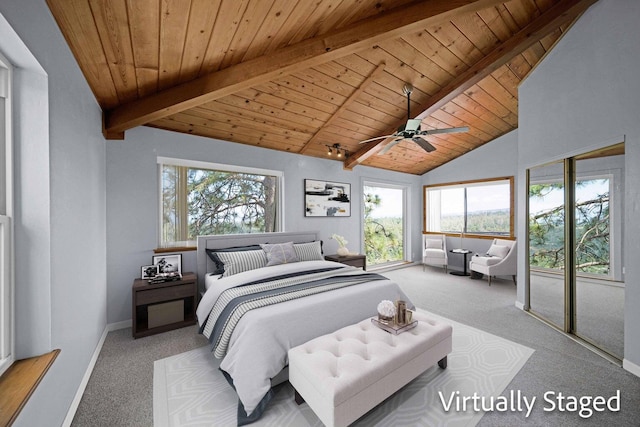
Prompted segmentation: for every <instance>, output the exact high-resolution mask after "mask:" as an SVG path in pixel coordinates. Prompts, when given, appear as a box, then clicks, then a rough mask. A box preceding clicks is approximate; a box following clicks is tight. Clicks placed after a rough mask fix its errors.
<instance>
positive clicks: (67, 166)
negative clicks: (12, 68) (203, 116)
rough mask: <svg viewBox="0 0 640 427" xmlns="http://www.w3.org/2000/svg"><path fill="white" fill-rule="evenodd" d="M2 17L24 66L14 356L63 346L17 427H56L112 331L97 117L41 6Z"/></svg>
mask: <svg viewBox="0 0 640 427" xmlns="http://www.w3.org/2000/svg"><path fill="white" fill-rule="evenodd" d="M0 14H2V16H3V17H4V19H6V22H3V23H0V27H1V29H0V34H1V35H2V37H0V49H2V50H3V51H4V52H5V54H6V55H7V56H8V57H9V60H10V61H12V63H14V64H15V65H16V66H18V71H17V73H16V82H15V83H16V89H17V90H18V91H19V93H18V94H17V97H16V100H15V101H16V104H15V106H16V110H17V114H16V116H15V117H14V123H15V129H16V134H15V175H16V182H15V193H16V194H15V201H16V209H15V211H16V218H15V240H16V242H15V273H16V315H17V319H16V323H17V325H16V347H17V349H16V350H17V351H16V355H17V357H19V358H23V357H28V356H33V355H36V354H40V353H43V352H46V351H49V350H51V349H53V348H60V349H62V352H61V353H60V355H59V356H58V358H57V360H56V361H55V363H54V364H53V366H52V367H51V369H50V370H49V372H48V373H47V375H46V376H45V377H44V379H43V380H42V382H41V383H40V385H39V386H38V388H37V389H36V391H35V392H34V394H33V395H32V397H31V398H30V400H29V401H28V403H27V405H26V407H25V408H24V409H23V411H22V412H21V414H20V416H19V417H18V419H17V421H16V423H15V425H17V426H42V425H60V424H62V422H63V421H64V419H65V417H66V415H67V411H68V409H69V406H70V404H71V402H72V400H73V398H74V396H75V393H76V391H77V389H78V386H79V384H80V382H81V380H82V377H83V376H84V373H85V371H86V369H87V366H88V365H89V361H90V359H91V356H92V355H93V352H94V351H95V348H96V345H97V343H98V342H99V340H100V337H101V335H102V332H103V331H104V328H105V326H106V305H107V301H106V266H105V259H106V218H105V213H106V198H105V194H106V192H105V183H106V168H105V146H104V139H103V138H102V135H101V133H100V128H101V112H100V109H99V108H98V106H97V104H96V102H95V98H94V96H93V94H92V93H91V91H90V90H89V88H88V86H87V84H86V82H85V80H84V78H83V76H82V74H81V72H80V70H79V68H78V66H77V65H76V62H75V60H74V58H73V56H72V55H71V52H70V50H69V48H68V47H67V46H66V43H65V41H64V39H63V37H62V35H61V34H60V31H59V30H58V27H57V25H56V24H55V22H54V20H53V18H52V17H51V14H50V12H49V10H48V8H47V7H46V5H45V2H44V1H41V0H3V1H2V2H0ZM8 26H10V27H12V28H13V30H14V31H15V33H13V31H11V30H10V29H8ZM9 33H11V34H9ZM16 33H17V34H16ZM7 34H9V35H7ZM18 37H19V39H21V41H20V40H19V39H18ZM38 63H39V65H38Z"/></svg>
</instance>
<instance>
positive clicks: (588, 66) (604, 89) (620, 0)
mask: <svg viewBox="0 0 640 427" xmlns="http://www.w3.org/2000/svg"><path fill="white" fill-rule="evenodd" d="M639 20H640V2H637V1H635V0H600V1H599V2H598V3H596V4H595V5H593V6H591V8H590V9H589V10H588V11H587V12H586V13H585V14H584V15H583V16H582V18H580V20H579V21H578V22H577V23H576V24H575V25H574V26H573V27H572V28H571V29H570V31H569V32H568V33H567V34H566V35H565V36H564V37H563V38H562V40H561V41H560V42H559V43H558V45H557V46H556V47H555V48H554V49H553V51H551V53H550V54H549V55H548V56H547V57H546V58H545V59H544V61H543V62H542V63H541V64H540V65H538V67H537V68H536V69H535V71H534V72H533V73H532V74H531V75H530V76H529V77H528V78H527V80H526V81H525V82H524V83H523V84H522V85H521V86H520V92H519V102H520V115H519V117H520V127H519V132H518V133H519V149H518V170H519V174H520V178H521V182H524V176H525V175H524V173H525V170H526V168H527V167H530V166H532V165H538V164H543V163H546V162H549V161H551V160H556V159H560V158H563V157H568V156H570V155H573V154H578V153H581V152H586V151H590V150H592V149H595V148H599V147H604V146H607V145H610V144H613V143H616V142H620V141H621V140H622V139H624V140H625V141H626V144H625V148H626V153H625V182H626V183H627V185H626V187H625V191H624V192H625V216H624V222H625V227H626V228H625V234H626V235H627V236H638V235H640V222H638V221H637V213H638V210H639V207H640V192H638V187H637V183H638V182H640V143H639V142H640V121H639V120H638V113H639V112H640V79H638V75H637V70H638V69H639V68H640V45H639V44H638V37H639V34H638V26H637V23H638V21H639ZM525 191H526V189H525V188H524V185H520V186H519V194H518V195H519V199H521V200H522V199H523V197H524V195H525V194H526V193H525ZM518 213H519V214H520V215H522V214H524V205H523V204H521V205H520V206H519V211H518ZM524 231H525V229H524V224H522V223H521V224H519V227H518V233H519V234H522V233H524ZM522 243H523V242H521V245H520V246H519V248H518V249H519V253H520V254H522V255H524V251H523V249H524V246H522ZM638 254H640V240H639V239H626V241H625V243H624V261H625V262H624V267H625V270H626V274H625V277H626V280H625V282H626V289H625V319H624V320H625V334H624V340H625V351H624V357H625V360H626V361H629V362H632V363H633V364H635V365H640V332H639V330H638V328H637V327H636V325H638V323H640V312H639V311H638V310H637V307H638V306H639V305H640V284H639V283H638V279H637V278H638V277H640V264H638V263H637V262H635V258H636V257H637V256H638ZM524 262H525V260H524V257H523V256H521V257H520V259H519V265H518V267H519V269H520V270H522V268H524ZM520 267H522V268H520ZM518 301H520V302H523V301H524V289H523V288H521V287H520V288H519V289H518Z"/></svg>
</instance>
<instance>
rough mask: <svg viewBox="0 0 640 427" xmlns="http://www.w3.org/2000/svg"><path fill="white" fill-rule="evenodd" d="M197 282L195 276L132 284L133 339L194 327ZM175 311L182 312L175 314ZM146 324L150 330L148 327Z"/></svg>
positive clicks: (190, 274)
mask: <svg viewBox="0 0 640 427" xmlns="http://www.w3.org/2000/svg"><path fill="white" fill-rule="evenodd" d="M197 282H198V281H197V278H196V275H195V273H184V274H183V275H182V279H181V280H175V281H173V282H164V283H156V284H153V285H152V284H149V282H147V281H146V280H142V279H136V280H134V281H133V288H132V304H131V306H132V312H133V313H132V320H133V325H132V328H131V330H132V334H133V337H134V338H140V337H146V336H148V335H153V334H157V333H160V332H166V331H170V330H172V329H178V328H182V327H184V326H188V325H195V323H196V305H197V304H198V297H197V295H198V287H197ZM176 309H178V310H179V311H182V312H181V313H180V312H179V311H178V312H176ZM167 319H168V320H167ZM172 320H173V321H172ZM150 321H151V322H150ZM168 322H170V323H168ZM149 323H151V325H152V327H149ZM153 325H156V326H153Z"/></svg>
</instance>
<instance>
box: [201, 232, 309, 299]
mask: <svg viewBox="0 0 640 427" xmlns="http://www.w3.org/2000/svg"><path fill="white" fill-rule="evenodd" d="M317 239H318V233H317V232H315V231H304V232H303V231H294V232H280V233H256V234H223V235H213V236H198V251H197V254H198V255H197V262H198V271H197V273H198V292H200V293H202V292H204V278H205V275H206V274H207V272H209V271H214V269H215V268H214V264H213V261H211V259H210V258H209V256H207V253H206V252H205V249H221V248H232V247H235V246H248V245H259V244H260V243H285V242H294V243H305V242H311V241H314V240H317Z"/></svg>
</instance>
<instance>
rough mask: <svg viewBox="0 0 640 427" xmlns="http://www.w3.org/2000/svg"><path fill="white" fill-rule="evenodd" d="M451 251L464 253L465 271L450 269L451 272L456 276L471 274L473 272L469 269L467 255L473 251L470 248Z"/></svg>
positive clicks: (452, 250) (452, 251)
mask: <svg viewBox="0 0 640 427" xmlns="http://www.w3.org/2000/svg"><path fill="white" fill-rule="evenodd" d="M449 252H451V253H452V254H461V255H464V264H463V271H450V272H449V274H453V275H454V276H470V275H471V274H470V273H469V272H468V271H467V255H469V254H470V253H471V251H470V250H468V249H451V250H450V251H449Z"/></svg>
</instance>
